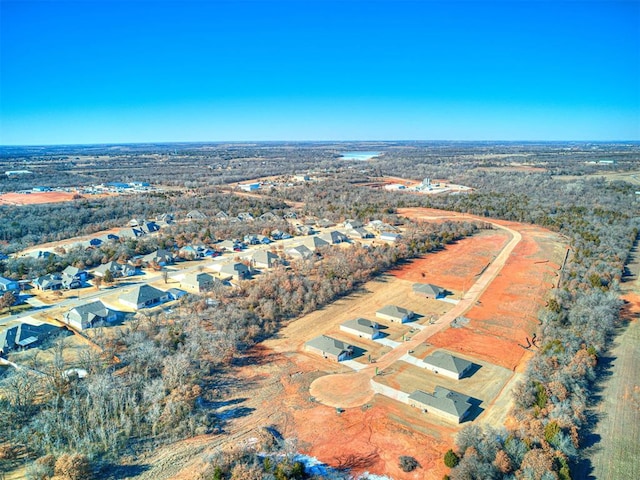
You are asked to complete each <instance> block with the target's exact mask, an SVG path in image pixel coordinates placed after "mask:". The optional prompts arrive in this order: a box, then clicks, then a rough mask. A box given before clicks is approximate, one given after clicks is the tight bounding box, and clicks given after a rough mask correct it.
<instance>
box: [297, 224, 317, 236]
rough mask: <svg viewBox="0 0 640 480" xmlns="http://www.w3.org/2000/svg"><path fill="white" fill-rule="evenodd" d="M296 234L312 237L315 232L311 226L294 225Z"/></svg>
mask: <svg viewBox="0 0 640 480" xmlns="http://www.w3.org/2000/svg"><path fill="white" fill-rule="evenodd" d="M296 232H297V233H298V234H299V235H313V234H314V233H316V230H315V229H314V228H313V227H312V226H311V225H296Z"/></svg>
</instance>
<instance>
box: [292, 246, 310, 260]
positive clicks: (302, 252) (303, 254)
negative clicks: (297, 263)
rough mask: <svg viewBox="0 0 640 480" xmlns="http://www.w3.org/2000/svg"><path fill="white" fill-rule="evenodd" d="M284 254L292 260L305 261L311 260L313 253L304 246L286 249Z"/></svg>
mask: <svg viewBox="0 0 640 480" xmlns="http://www.w3.org/2000/svg"><path fill="white" fill-rule="evenodd" d="M285 253H286V254H287V255H289V256H290V257H291V258H293V259H294V260H306V259H308V258H312V257H313V256H314V253H313V251H312V250H311V249H309V248H308V247H307V246H306V245H298V246H297V247H292V248H288V249H287V250H285Z"/></svg>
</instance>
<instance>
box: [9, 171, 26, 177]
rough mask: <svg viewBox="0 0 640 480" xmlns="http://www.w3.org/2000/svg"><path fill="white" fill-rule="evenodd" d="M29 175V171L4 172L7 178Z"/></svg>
mask: <svg viewBox="0 0 640 480" xmlns="http://www.w3.org/2000/svg"><path fill="white" fill-rule="evenodd" d="M31 173H33V172H32V171H30V170H7V171H6V172H4V174H5V175H6V176H7V177H17V176H18V175H29V174H31Z"/></svg>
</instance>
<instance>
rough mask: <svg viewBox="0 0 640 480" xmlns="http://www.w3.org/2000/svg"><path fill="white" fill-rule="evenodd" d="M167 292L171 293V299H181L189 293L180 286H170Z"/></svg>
mask: <svg viewBox="0 0 640 480" xmlns="http://www.w3.org/2000/svg"><path fill="white" fill-rule="evenodd" d="M167 294H168V295H169V300H180V299H181V298H182V297H184V296H185V295H186V294H187V292H185V291H184V290H180V289H179V288H170V289H169V290H167Z"/></svg>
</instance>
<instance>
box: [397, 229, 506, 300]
mask: <svg viewBox="0 0 640 480" xmlns="http://www.w3.org/2000/svg"><path fill="white" fill-rule="evenodd" d="M508 240H509V234H508V233H507V232H505V231H504V230H485V231H482V232H480V233H479V234H478V235H474V236H473V238H465V239H463V240H460V241H458V242H456V243H454V244H451V245H447V246H446V248H445V249H444V250H442V251H440V252H437V253H432V254H428V255H426V256H425V257H423V258H419V259H417V260H414V261H413V262H411V263H410V264H408V265H406V266H404V267H403V268H400V269H396V270H392V271H391V272H390V273H391V275H393V276H395V277H397V278H400V279H403V280H408V281H411V282H424V283H433V284H434V285H438V286H439V287H442V288H446V289H448V290H450V291H464V290H466V289H468V288H469V287H470V286H471V285H472V284H473V281H474V277H475V276H476V275H477V274H479V273H480V272H481V271H482V269H483V268H484V267H486V266H487V264H488V263H489V262H490V261H491V259H492V258H493V257H494V256H495V255H496V254H497V253H498V252H499V251H500V250H501V249H502V248H503V247H504V245H505V244H506V243H507V241H508Z"/></svg>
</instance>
